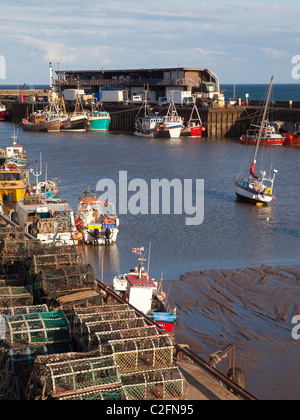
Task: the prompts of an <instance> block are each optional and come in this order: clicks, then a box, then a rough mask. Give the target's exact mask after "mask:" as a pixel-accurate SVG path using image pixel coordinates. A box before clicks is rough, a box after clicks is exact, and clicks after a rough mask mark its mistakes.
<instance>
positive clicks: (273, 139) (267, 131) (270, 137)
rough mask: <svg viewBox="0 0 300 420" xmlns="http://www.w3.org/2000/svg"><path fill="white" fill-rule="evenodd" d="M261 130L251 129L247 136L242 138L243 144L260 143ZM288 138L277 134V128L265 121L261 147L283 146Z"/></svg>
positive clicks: (244, 135)
mask: <svg viewBox="0 0 300 420" xmlns="http://www.w3.org/2000/svg"><path fill="white" fill-rule="evenodd" d="M258 136H259V129H258V128H256V129H249V130H247V132H246V134H243V135H242V136H241V137H240V142H241V143H242V144H256V143H257V142H258ZM285 139H286V137H285V136H283V135H282V134H280V133H277V132H276V130H275V127H273V126H271V125H270V124H269V123H268V121H265V123H264V126H263V130H262V135H261V138H260V141H259V142H260V145H261V146H282V145H283V143H284V142H285Z"/></svg>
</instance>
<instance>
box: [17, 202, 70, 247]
mask: <svg viewBox="0 0 300 420" xmlns="http://www.w3.org/2000/svg"><path fill="white" fill-rule="evenodd" d="M11 220H12V221H13V222H14V223H16V224H17V225H19V226H21V227H24V229H25V233H29V234H30V235H32V236H33V237H34V238H36V239H38V240H40V241H41V242H42V243H44V244H51V243H53V244H54V243H55V244H56V245H74V244H75V243H76V242H77V241H78V236H77V234H76V233H75V227H74V226H75V220H74V213H73V210H72V209H71V207H70V206H69V204H68V203H66V202H65V201H62V200H58V199H54V200H53V199H42V198H41V197H39V196H38V195H26V196H25V197H24V200H22V201H19V202H18V203H17V204H16V208H15V211H14V212H12V213H11ZM72 228H73V229H72Z"/></svg>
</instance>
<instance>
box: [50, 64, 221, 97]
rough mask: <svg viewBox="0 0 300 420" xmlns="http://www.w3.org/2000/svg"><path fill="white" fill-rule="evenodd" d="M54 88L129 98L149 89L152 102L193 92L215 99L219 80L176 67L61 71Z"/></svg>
mask: <svg viewBox="0 0 300 420" xmlns="http://www.w3.org/2000/svg"><path fill="white" fill-rule="evenodd" d="M56 74H57V80H55V81H54V86H56V87H59V88H60V89H61V90H62V91H63V90H65V89H84V91H85V93H87V94H94V93H99V92H101V91H102V90H104V89H110V88H111V89H117V88H119V89H124V90H127V91H128V94H129V97H130V96H132V95H135V94H138V93H142V92H143V91H144V89H145V88H146V87H147V89H148V91H149V96H150V98H151V99H153V100H157V99H158V98H159V97H163V96H167V95H168V92H169V91H174V90H183V91H191V92H192V93H193V94H195V93H198V94H201V93H202V94H203V95H204V96H206V95H209V96H211V95H213V94H214V93H219V92H220V85H219V79H218V76H217V75H216V74H215V73H214V72H213V71H211V70H209V69H201V68H189V67H175V68H164V69H159V68H155V69H132V70H58V71H56Z"/></svg>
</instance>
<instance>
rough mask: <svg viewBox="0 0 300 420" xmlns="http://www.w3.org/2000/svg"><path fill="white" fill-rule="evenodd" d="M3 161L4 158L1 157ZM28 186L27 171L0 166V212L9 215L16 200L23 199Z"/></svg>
mask: <svg viewBox="0 0 300 420" xmlns="http://www.w3.org/2000/svg"><path fill="white" fill-rule="evenodd" d="M2 162H3V163H5V160H3V159H2ZM28 187H29V172H28V171H27V170H25V171H21V170H20V169H11V168H5V167H4V166H2V167H1V168H0V213H2V214H5V215H9V214H10V212H11V211H12V210H14V209H15V207H16V205H17V203H18V202H20V201H22V200H24V198H25V195H26V192H27V190H28Z"/></svg>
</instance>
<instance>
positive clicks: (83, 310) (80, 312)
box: [70, 304, 128, 326]
mask: <svg viewBox="0 0 300 420" xmlns="http://www.w3.org/2000/svg"><path fill="white" fill-rule="evenodd" d="M126 310H128V305H127V304H124V305H122V304H120V305H97V306H90V307H80V308H73V312H72V314H70V318H71V320H72V325H73V326H74V319H75V318H76V317H77V316H78V317H79V318H80V317H84V316H85V315H93V316H94V318H95V319H98V315H99V314H102V313H105V312H114V311H126Z"/></svg>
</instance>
